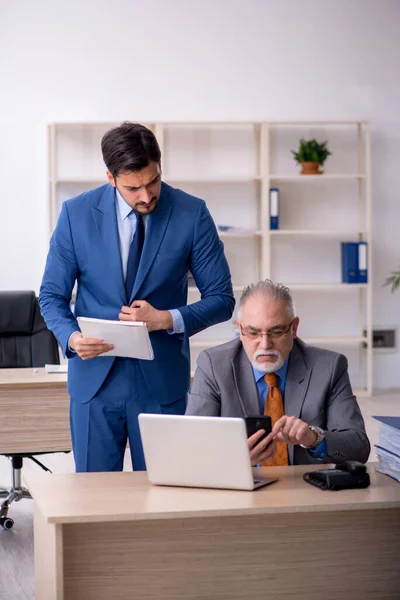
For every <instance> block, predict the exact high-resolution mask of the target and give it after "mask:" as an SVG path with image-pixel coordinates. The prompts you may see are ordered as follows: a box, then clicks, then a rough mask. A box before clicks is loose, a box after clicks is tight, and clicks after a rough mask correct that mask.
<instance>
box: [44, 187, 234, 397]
mask: <svg viewBox="0 0 400 600" xmlns="http://www.w3.org/2000/svg"><path fill="white" fill-rule="evenodd" d="M188 269H190V270H191V272H192V274H193V276H194V278H195V281H196V283H197V285H198V287H199V289H200V291H201V296H202V299H201V300H200V301H199V302H196V303H194V304H192V305H190V306H187V305H186V304H187V274H188ZM75 281H77V283H78V287H77V295H76V303H75V314H72V312H71V310H70V298H71V293H72V290H73V287H74V284H75ZM135 298H136V299H137V300H147V301H148V302H149V303H150V304H151V305H152V306H154V307H155V308H157V309H159V310H169V309H172V308H178V309H179V310H180V312H181V314H182V317H183V320H184V323H185V334H173V335H170V334H168V333H167V332H166V331H155V332H152V333H151V334H150V338H151V342H152V345H153V349H154V356H155V358H154V360H153V361H140V366H141V368H142V372H143V375H144V377H145V380H146V383H147V385H148V387H149V390H150V392H151V394H152V395H153V396H154V398H155V399H156V400H158V401H159V402H160V404H169V403H170V402H173V401H174V400H176V399H177V398H180V397H182V396H184V395H185V393H186V392H187V390H188V388H189V381H190V355H189V342H188V338H189V336H191V335H193V334H194V333H197V332H199V331H201V330H202V329H204V328H205V327H209V326H210V325H214V324H216V323H220V322H222V321H226V320H228V319H229V318H230V317H231V315H232V312H233V308H234V304H235V300H234V297H233V291H232V284H231V277H230V272H229V267H228V263H227V261H226V258H225V256H224V252H223V244H222V242H221V240H220V239H219V236H218V233H217V230H216V227H215V224H214V222H213V220H212V218H211V215H210V213H209V211H208V209H207V207H206V205H205V202H204V201H203V200H201V199H199V198H195V197H194V196H190V195H189V194H186V193H185V192H183V191H181V190H177V189H175V188H172V187H170V186H169V185H167V184H165V183H162V185H161V194H160V200H159V204H158V206H157V208H156V210H155V211H154V213H152V214H151V215H150V217H149V220H148V226H147V231H146V239H145V243H144V247H143V253H142V258H141V262H140V267H139V271H138V274H137V277H136V281H135V285H134V287H133V290H132V295H131V297H130V298H127V297H126V292H125V286H124V279H123V273H122V265H121V256H120V250H119V238H118V226H117V217H116V206H115V189H114V188H113V187H112V186H111V185H108V184H107V185H103V186H101V187H99V188H96V189H94V190H91V191H89V192H85V193H83V194H81V195H80V196H77V197H76V198H72V199H71V200H67V201H66V202H64V204H63V206H62V209H61V213H60V216H59V219H58V223H57V226H56V228H55V230H54V233H53V235H52V238H51V241H50V250H49V254H48V257H47V263H46V268H45V272H44V275H43V280H42V285H41V289H40V295H39V302H40V307H41V312H42V315H43V317H44V319H45V321H46V323H47V326H48V327H49V329H51V331H53V333H54V334H55V336H56V337H57V339H58V341H59V343H60V345H61V347H62V350H63V352H64V355H66V356H67V357H68V358H70V360H69V366H68V390H69V393H70V395H71V399H72V400H75V399H76V400H77V401H80V402H88V401H89V400H90V399H91V398H92V397H93V396H94V395H95V394H96V392H97V391H98V389H99V388H100V386H101V384H102V383H103V381H104V379H105V378H106V376H107V374H108V372H109V370H110V369H111V366H112V364H113V362H114V360H115V358H114V357H110V356H103V357H101V356H100V357H96V358H94V359H91V360H87V361H84V360H82V359H81V358H79V356H78V355H76V354H73V353H71V352H70V351H69V350H68V340H69V337H70V335H71V334H72V333H73V332H74V331H79V327H78V324H77V321H76V317H77V316H85V317H95V318H100V319H115V320H118V314H119V313H120V311H121V307H122V306H123V305H129V304H130V303H131V302H132V300H133V299H135Z"/></svg>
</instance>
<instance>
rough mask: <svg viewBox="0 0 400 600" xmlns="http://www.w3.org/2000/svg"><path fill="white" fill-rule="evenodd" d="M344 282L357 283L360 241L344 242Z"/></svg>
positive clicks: (342, 246) (342, 245) (342, 247)
mask: <svg viewBox="0 0 400 600" xmlns="http://www.w3.org/2000/svg"><path fill="white" fill-rule="evenodd" d="M341 250H342V282H343V283H357V276H358V242H342V244H341Z"/></svg>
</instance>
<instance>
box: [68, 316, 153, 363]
mask: <svg viewBox="0 0 400 600" xmlns="http://www.w3.org/2000/svg"><path fill="white" fill-rule="evenodd" d="M77 321H78V325H79V328H80V330H81V332H82V335H83V336H84V337H90V338H100V339H102V340H104V342H106V343H107V344H112V345H113V346H114V348H113V349H112V350H109V351H108V352H103V354H100V357H101V356H121V357H124V358H140V359H141V360H153V359H154V352H153V347H152V345H151V341H150V337H149V332H148V330H147V327H146V323H144V322H143V321H110V320H107V319H92V318H90V317H78V318H77Z"/></svg>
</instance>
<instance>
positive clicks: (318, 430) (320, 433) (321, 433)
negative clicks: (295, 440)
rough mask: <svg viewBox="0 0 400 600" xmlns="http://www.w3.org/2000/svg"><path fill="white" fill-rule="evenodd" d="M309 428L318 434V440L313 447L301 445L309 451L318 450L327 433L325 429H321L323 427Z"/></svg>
mask: <svg viewBox="0 0 400 600" xmlns="http://www.w3.org/2000/svg"><path fill="white" fill-rule="evenodd" d="M308 427H309V429H311V431H313V432H314V433H316V434H317V439H316V440H315V442H314V444H313V445H312V446H303V444H300V446H301V447H302V448H306V449H307V450H312V449H313V448H316V447H317V446H319V445H320V443H321V442H322V440H324V439H325V436H326V434H325V431H324V430H323V429H321V427H316V426H315V425H309V426H308Z"/></svg>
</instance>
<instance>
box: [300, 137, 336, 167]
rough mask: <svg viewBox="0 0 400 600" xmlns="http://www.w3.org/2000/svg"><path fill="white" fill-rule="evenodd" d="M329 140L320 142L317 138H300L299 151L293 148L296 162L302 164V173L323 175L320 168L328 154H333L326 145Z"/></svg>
mask: <svg viewBox="0 0 400 600" xmlns="http://www.w3.org/2000/svg"><path fill="white" fill-rule="evenodd" d="M327 143H328V142H322V144H320V143H319V142H317V140H316V139H312V140H304V139H301V140H300V146H299V150H298V152H295V151H294V150H292V154H293V156H294V159H295V161H296V162H298V163H299V165H301V175H321V174H322V173H323V171H322V170H321V169H320V167H322V165H323V164H324V162H325V161H326V159H327V158H328V156H329V155H330V154H332V152H329V150H328V148H327V147H326V145H327Z"/></svg>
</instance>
